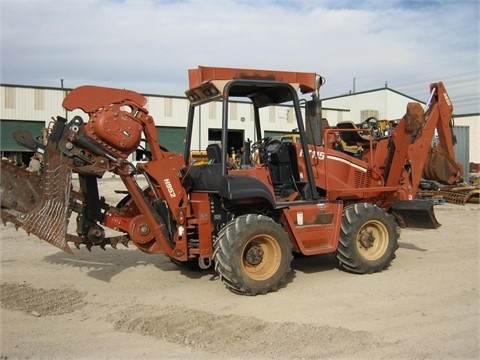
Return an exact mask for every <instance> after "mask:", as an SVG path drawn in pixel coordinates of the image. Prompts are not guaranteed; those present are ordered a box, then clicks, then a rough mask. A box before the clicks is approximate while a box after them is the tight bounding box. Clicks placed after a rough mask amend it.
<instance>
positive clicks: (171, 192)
mask: <svg viewBox="0 0 480 360" xmlns="http://www.w3.org/2000/svg"><path fill="white" fill-rule="evenodd" d="M163 182H164V183H165V186H166V187H167V190H168V194H169V195H170V197H171V198H174V197H175V196H177V195H176V194H175V190H173V186H172V183H171V182H170V179H163Z"/></svg>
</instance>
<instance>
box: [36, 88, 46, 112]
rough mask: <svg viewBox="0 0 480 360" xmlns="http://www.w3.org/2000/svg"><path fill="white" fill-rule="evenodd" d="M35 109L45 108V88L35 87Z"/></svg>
mask: <svg viewBox="0 0 480 360" xmlns="http://www.w3.org/2000/svg"><path fill="white" fill-rule="evenodd" d="M35 110H45V90H43V89H35Z"/></svg>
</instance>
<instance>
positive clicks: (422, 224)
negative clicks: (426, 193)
mask: <svg viewBox="0 0 480 360" xmlns="http://www.w3.org/2000/svg"><path fill="white" fill-rule="evenodd" d="M392 212H393V213H394V215H395V216H396V217H397V218H400V223H401V225H403V226H404V227H411V228H421V229H438V228H439V227H440V226H441V225H440V223H439V222H438V221H437V218H436V217H435V213H434V211H433V201H431V200H420V199H417V200H397V201H395V202H394V203H393V206H392Z"/></svg>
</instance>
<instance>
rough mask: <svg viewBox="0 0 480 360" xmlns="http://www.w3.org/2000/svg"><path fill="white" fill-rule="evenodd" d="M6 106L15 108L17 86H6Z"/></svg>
mask: <svg viewBox="0 0 480 360" xmlns="http://www.w3.org/2000/svg"><path fill="white" fill-rule="evenodd" d="M5 108H6V109H15V88H14V87H6V88H5Z"/></svg>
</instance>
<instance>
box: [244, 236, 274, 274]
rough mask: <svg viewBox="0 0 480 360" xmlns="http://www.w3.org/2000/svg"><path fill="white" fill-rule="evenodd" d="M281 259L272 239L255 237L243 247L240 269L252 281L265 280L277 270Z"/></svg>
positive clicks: (269, 237)
mask: <svg viewBox="0 0 480 360" xmlns="http://www.w3.org/2000/svg"><path fill="white" fill-rule="evenodd" d="M281 259H282V251H281V249H280V245H279V244H278V242H277V240H276V239H275V238H274V237H272V236H270V235H267V234H260V235H256V236H254V237H252V238H251V239H250V240H249V241H248V242H247V243H246V244H245V246H244V247H243V250H242V269H243V271H244V272H245V274H246V275H247V276H248V277H249V278H251V279H253V280H256V281H262V280H266V279H268V278H270V277H271V276H273V275H274V274H275V272H276V271H277V270H278V268H279V267H280V263H281Z"/></svg>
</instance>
